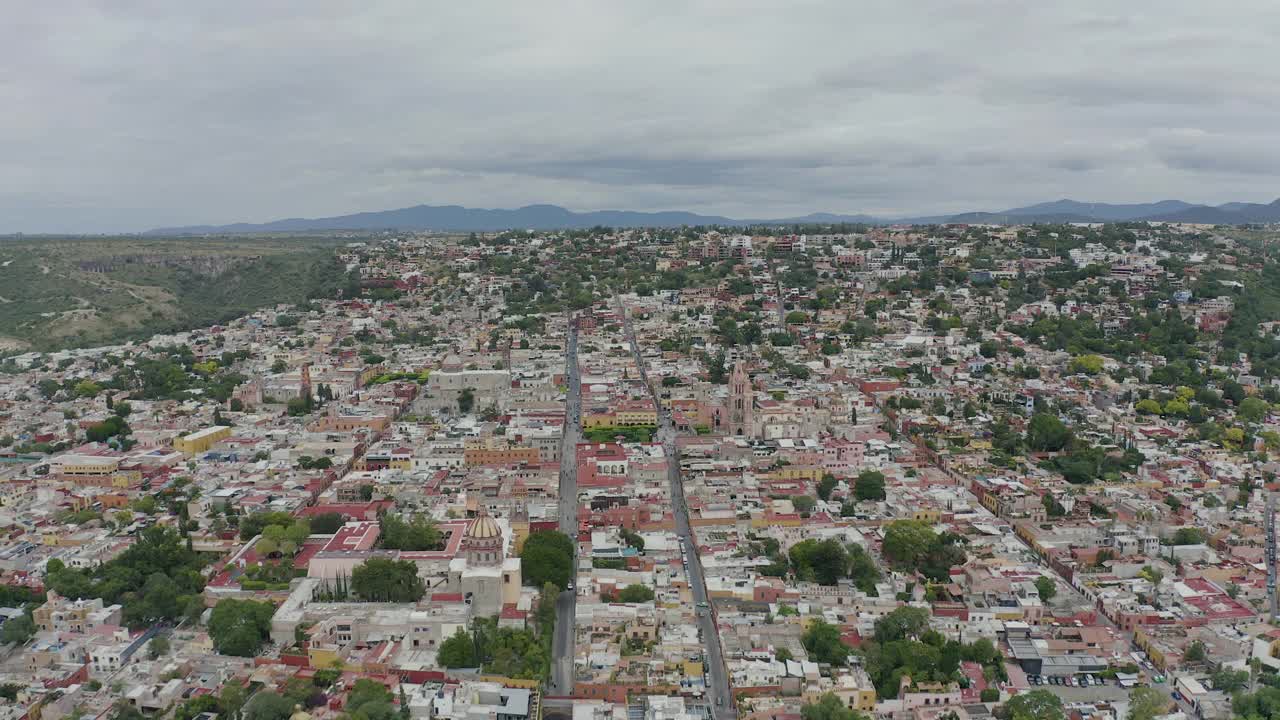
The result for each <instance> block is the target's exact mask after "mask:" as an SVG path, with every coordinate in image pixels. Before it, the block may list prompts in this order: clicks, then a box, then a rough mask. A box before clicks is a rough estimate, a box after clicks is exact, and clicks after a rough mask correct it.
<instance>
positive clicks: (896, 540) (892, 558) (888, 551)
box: [882, 520, 938, 568]
mask: <svg viewBox="0 0 1280 720" xmlns="http://www.w3.org/2000/svg"><path fill="white" fill-rule="evenodd" d="M937 538H938V534H937V533H936V532H934V531H933V528H932V527H930V526H929V525H928V523H925V522H923V521H920V520H894V521H893V522H891V523H889V524H888V525H887V526H885V531H884V543H883V545H882V551H883V552H884V556H885V559H887V560H888V561H889V562H890V563H891V564H893V565H894V566H895V567H901V568H908V567H917V566H919V564H920V561H921V560H923V559H924V556H925V555H927V554H928V553H929V550H930V549H931V548H932V547H933V544H934V543H935V542H936V541H937Z"/></svg>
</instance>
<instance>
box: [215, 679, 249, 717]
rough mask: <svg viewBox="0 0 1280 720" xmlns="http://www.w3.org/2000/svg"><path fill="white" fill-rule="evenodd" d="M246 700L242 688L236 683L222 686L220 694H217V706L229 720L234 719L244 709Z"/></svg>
mask: <svg viewBox="0 0 1280 720" xmlns="http://www.w3.org/2000/svg"><path fill="white" fill-rule="evenodd" d="M246 699H247V698H246V696H245V691H244V686H243V685H241V684H240V683H238V682H228V683H226V684H224V685H223V686H222V692H221V693H219V694H218V704H219V705H221V706H222V710H223V712H225V713H226V714H227V716H228V717H231V718H235V717H236V715H237V714H238V713H239V712H240V710H241V709H242V708H243V707H244V702H245V700H246Z"/></svg>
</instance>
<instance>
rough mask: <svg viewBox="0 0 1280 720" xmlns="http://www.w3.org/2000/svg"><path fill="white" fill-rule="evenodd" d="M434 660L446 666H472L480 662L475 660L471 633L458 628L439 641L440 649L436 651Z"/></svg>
mask: <svg viewBox="0 0 1280 720" xmlns="http://www.w3.org/2000/svg"><path fill="white" fill-rule="evenodd" d="M436 662H437V663H438V664H439V665H440V667H446V668H474V667H479V666H480V663H479V662H478V661H477V660H476V648H475V643H474V642H472V640H471V634H470V633H468V632H467V631H466V630H464V629H462V628H458V629H457V630H456V631H455V632H454V633H453V635H451V636H450V637H449V638H448V639H447V640H445V641H444V642H442V643H440V651H439V652H438V653H436Z"/></svg>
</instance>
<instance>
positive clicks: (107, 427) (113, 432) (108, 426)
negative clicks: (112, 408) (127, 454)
mask: <svg viewBox="0 0 1280 720" xmlns="http://www.w3.org/2000/svg"><path fill="white" fill-rule="evenodd" d="M131 432H133V431H132V430H131V429H130V428H129V423H127V422H125V420H124V418H123V417H121V416H119V415H111V416H110V417H108V418H107V419H106V420H103V421H102V422H98V423H94V424H92V425H90V426H89V427H87V428H85V431H84V436H85V439H86V440H88V441H89V442H107V441H109V440H111V438H116V442H118V443H121V444H124V446H125V447H126V448H127V447H128V442H129V441H128V436H129V433H131Z"/></svg>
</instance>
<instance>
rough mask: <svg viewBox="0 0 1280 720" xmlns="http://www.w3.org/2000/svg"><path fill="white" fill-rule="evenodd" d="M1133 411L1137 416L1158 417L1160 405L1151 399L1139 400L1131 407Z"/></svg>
mask: <svg viewBox="0 0 1280 720" xmlns="http://www.w3.org/2000/svg"><path fill="white" fill-rule="evenodd" d="M1133 409H1134V410H1135V411H1136V412H1137V413H1138V414H1139V415H1159V414H1160V412H1161V409H1160V403H1158V402H1156V401H1155V400H1152V399H1151V398H1145V399H1143V400H1139V401H1138V402H1137V403H1136V404H1135V405H1134V406H1133Z"/></svg>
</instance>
